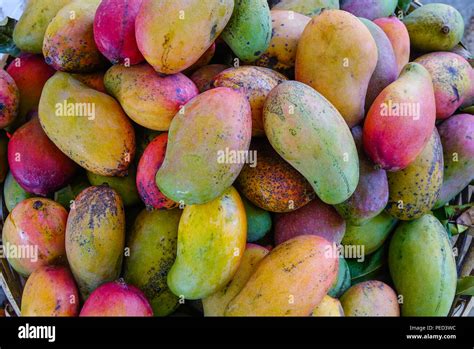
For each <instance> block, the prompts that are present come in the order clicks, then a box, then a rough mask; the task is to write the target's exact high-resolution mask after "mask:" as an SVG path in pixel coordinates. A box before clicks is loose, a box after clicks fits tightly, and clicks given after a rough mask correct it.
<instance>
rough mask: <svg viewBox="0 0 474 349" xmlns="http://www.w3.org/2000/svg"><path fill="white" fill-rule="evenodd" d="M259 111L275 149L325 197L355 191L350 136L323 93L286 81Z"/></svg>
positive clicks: (335, 199)
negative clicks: (261, 110)
mask: <svg viewBox="0 0 474 349" xmlns="http://www.w3.org/2000/svg"><path fill="white" fill-rule="evenodd" d="M325 12H326V11H325ZM325 12H323V14H324V13H325ZM321 16H322V15H321ZM309 25H311V24H309ZM369 34H370V33H369ZM263 116H264V127H265V133H266V134H267V137H268V139H269V141H270V143H271V145H272V146H273V148H275V150H276V151H277V152H278V154H280V156H281V157H282V158H283V159H284V160H286V161H288V162H289V163H290V164H291V165H292V166H293V167H294V168H295V169H297V170H298V171H299V172H300V173H301V174H302V175H303V176H304V177H305V178H306V179H307V180H308V182H309V183H310V184H311V186H312V187H313V189H314V191H315V192H316V194H317V195H318V196H319V198H320V199H321V200H322V201H323V202H325V203H327V204H331V205H333V204H339V203H341V202H343V201H345V200H347V199H348V198H349V197H350V196H351V195H352V194H353V193H354V191H355V189H356V187H357V183H358V181H359V161H358V157H357V149H356V146H355V144H354V139H353V138H352V135H351V132H350V130H349V127H347V124H346V123H345V122H344V119H343V118H342V117H341V114H339V112H338V111H337V110H336V108H334V107H333V106H332V104H331V103H330V102H329V101H328V100H326V99H325V98H324V97H323V96H322V95H321V94H319V93H318V92H316V91H315V90H313V89H312V88H311V87H309V86H307V85H305V84H302V83H300V82H297V81H285V82H283V83H282V84H280V85H278V86H277V87H275V88H274V89H273V90H272V91H271V92H270V94H269V95H268V98H267V100H266V102H265V106H264V110H263Z"/></svg>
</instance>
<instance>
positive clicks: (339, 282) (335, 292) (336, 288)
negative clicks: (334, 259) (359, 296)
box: [328, 256, 351, 298]
mask: <svg viewBox="0 0 474 349" xmlns="http://www.w3.org/2000/svg"><path fill="white" fill-rule="evenodd" d="M349 287H351V272H350V270H349V266H348V265H347V262H346V260H345V259H344V257H342V256H339V268H338V271H337V277H336V279H335V280H334V282H333V284H332V286H331V288H330V289H329V291H328V296H331V297H335V298H339V297H340V296H342V295H343V294H344V292H346V291H347V289H349Z"/></svg>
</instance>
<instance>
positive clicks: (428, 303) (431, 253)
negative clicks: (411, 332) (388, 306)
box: [388, 214, 457, 316]
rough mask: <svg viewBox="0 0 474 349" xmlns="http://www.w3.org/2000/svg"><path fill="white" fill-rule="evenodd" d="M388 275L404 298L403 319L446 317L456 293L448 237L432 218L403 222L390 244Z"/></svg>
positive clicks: (454, 266)
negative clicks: (408, 317) (406, 317)
mask: <svg viewBox="0 0 474 349" xmlns="http://www.w3.org/2000/svg"><path fill="white" fill-rule="evenodd" d="M388 265H389V268H390V275H391V276H392V279H393V282H394V284H395V288H396V290H397V292H398V293H399V294H400V295H402V296H403V304H402V306H401V307H402V315H403V316H447V315H448V312H449V309H450V308H451V305H452V303H453V299H454V294H455V292H456V280H457V273H456V264H455V261H454V256H453V251H452V249H451V244H450V242H449V239H448V235H447V232H446V230H445V229H444V227H443V225H442V224H441V223H440V222H439V221H438V220H437V219H436V218H435V217H433V216H432V215H429V214H426V215H424V216H422V217H420V218H418V219H416V220H413V221H409V222H403V223H402V224H400V226H399V227H398V228H397V230H396V231H395V234H394V235H393V237H392V240H391V242H390V249H389V255H388Z"/></svg>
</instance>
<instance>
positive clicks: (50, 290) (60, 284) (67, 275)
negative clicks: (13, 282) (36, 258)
mask: <svg viewBox="0 0 474 349" xmlns="http://www.w3.org/2000/svg"><path fill="white" fill-rule="evenodd" d="M78 314H79V294H78V292H77V287H76V283H75V282H74V277H73V276H72V274H71V272H70V271H69V269H68V268H67V267H64V266H52V265H47V266H44V267H41V268H38V269H36V270H35V271H34V272H33V273H32V274H31V275H30V277H29V278H28V280H27V281H26V284H25V288H24V290H23V294H22V297H21V316H77V315H78Z"/></svg>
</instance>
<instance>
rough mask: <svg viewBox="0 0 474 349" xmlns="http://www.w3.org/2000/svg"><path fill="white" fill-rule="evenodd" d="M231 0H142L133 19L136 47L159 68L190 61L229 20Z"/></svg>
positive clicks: (173, 69) (166, 70) (171, 69)
mask: <svg viewBox="0 0 474 349" xmlns="http://www.w3.org/2000/svg"><path fill="white" fill-rule="evenodd" d="M233 9H234V0H206V1H204V2H203V1H201V0H174V1H155V0H143V1H142V5H141V7H140V10H139V12H138V15H137V19H136V22H135V34H136V39H137V44H138V48H139V50H140V51H141V53H142V54H143V56H144V57H145V59H146V61H147V62H148V63H149V64H150V65H151V66H152V67H153V68H154V69H155V70H156V71H158V72H160V73H163V74H176V73H179V72H181V71H183V70H185V69H186V68H189V67H190V66H191V65H193V64H194V63H195V62H196V61H197V60H198V59H199V58H200V57H201V56H202V55H203V53H204V52H206V50H207V49H208V48H209V47H210V46H211V45H212V43H213V42H214V41H215V40H216V38H217V37H218V36H219V35H220V34H221V32H222V30H223V29H224V27H225V26H226V24H227V22H228V21H229V19H230V17H231V15H232V11H233Z"/></svg>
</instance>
